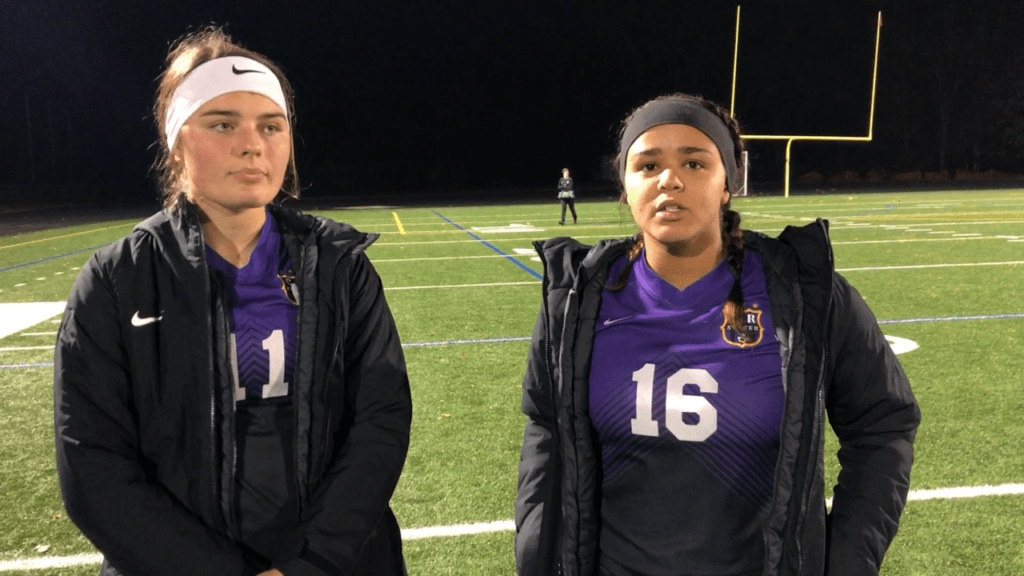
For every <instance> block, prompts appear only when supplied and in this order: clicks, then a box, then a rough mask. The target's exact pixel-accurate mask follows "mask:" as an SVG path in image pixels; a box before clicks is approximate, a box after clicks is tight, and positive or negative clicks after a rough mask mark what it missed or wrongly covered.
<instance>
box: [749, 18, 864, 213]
mask: <svg viewBox="0 0 1024 576" xmlns="http://www.w3.org/2000/svg"><path fill="white" fill-rule="evenodd" d="M881 37H882V13H881V12H879V13H878V26H877V28H876V29H875V63H874V67H873V68H872V71H871V112H870V113H869V114H868V135H867V136H836V135H792V134H743V135H742V136H741V138H743V139H744V140H785V141H786V172H785V178H784V183H785V184H784V186H785V188H784V196H785V197H786V198H789V159H790V151H791V149H792V147H793V142H794V141H795V140H803V141H816V142H870V141H871V138H872V136H873V135H874V128H875V89H876V87H877V86H878V46H879V40H880V39H881ZM739 50H740V7H739V6H737V7H736V41H735V44H734V46H733V58H732V96H731V99H730V101H729V114H731V115H735V113H736V67H737V63H738V61H739ZM744 154H746V153H744ZM748 169H749V161H748V159H747V158H746V157H744V159H743V188H742V192H743V193H742V194H739V195H740V196H746V195H747V193H748V188H747V172H748Z"/></svg>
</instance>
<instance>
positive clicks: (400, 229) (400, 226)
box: [391, 212, 405, 234]
mask: <svg viewBox="0 0 1024 576" xmlns="http://www.w3.org/2000/svg"><path fill="white" fill-rule="evenodd" d="M391 215H392V216H394V217H395V224H398V231H399V232H400V233H402V234H405V227H403V226H402V221H401V220H399V219H398V212H392V213H391Z"/></svg>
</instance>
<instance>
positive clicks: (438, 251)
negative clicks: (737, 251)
mask: <svg viewBox="0 0 1024 576" xmlns="http://www.w3.org/2000/svg"><path fill="white" fill-rule="evenodd" d="M733 207H734V208H735V209H736V210H738V211H739V212H740V213H741V215H742V216H743V226H744V227H745V228H749V229H753V230H760V231H762V232H765V233H767V234H769V235H776V234H778V233H779V232H780V231H781V230H782V229H783V228H784V227H785V226H786V225H788V224H797V225H799V224H804V223H807V222H809V221H811V220H813V218H815V217H819V216H820V217H823V218H827V219H828V220H829V221H830V222H831V236H832V241H833V245H834V250H835V260H836V266H837V268H838V269H839V270H840V271H841V273H842V274H844V275H845V276H846V277H847V278H848V279H849V280H850V282H851V283H852V284H853V285H854V286H855V287H856V288H857V289H858V290H859V291H860V292H861V294H862V295H863V296H864V298H865V299H866V300H867V302H868V304H869V305H870V306H871V307H872V309H873V310H874V312H875V315H876V316H877V317H878V319H879V320H880V321H881V323H882V328H883V331H884V332H885V333H886V335H888V336H892V337H894V338H899V339H906V340H910V341H912V342H913V343H914V344H916V345H917V346H918V347H917V348H916V349H914V350H912V351H908V352H903V353H901V354H900V356H899V358H900V361H901V362H902V364H903V367H904V369H905V370H906V373H907V375H908V376H909V378H910V382H911V385H912V386H913V389H914V393H915V394H916V396H917V399H918V401H919V403H920V405H921V411H922V414H923V421H922V424H921V428H920V429H919V431H918V437H917V442H916V461H915V464H914V468H913V473H912V483H911V489H912V494H911V501H910V502H909V503H908V505H907V508H906V510H905V512H904V516H903V521H902V523H901V525H900V531H899V534H898V535H897V537H896V540H895V541H894V543H893V545H892V547H891V548H890V550H889V553H888V554H887V556H886V559H885V562H884V564H883V566H882V573H883V574H891V575H925V574H928V575H931V574H941V575H971V576H977V575H986V576H987V575H992V576H1003V575H1005V576H1010V575H1024V450H1022V449H1021V444H1020V442H1021V438H1022V437H1024V417H1022V415H1024V287H1022V286H1024V190H1016V189H1015V190H998V191H984V192H963V191H960V192H933V193H891V194H890V193H872V194H858V195H847V194H844V195H831V196H802V197H792V198H777V197H764V198H737V199H735V200H734V201H733ZM577 211H578V213H579V215H580V220H579V223H578V224H576V225H572V224H568V225H566V226H559V225H558V224H557V220H558V205H557V204H556V203H551V204H543V205H538V204H532V205H508V206H474V207H435V208H405V207H389V208H373V209H362V210H351V209H349V210H335V211H324V212H322V214H324V215H326V216H329V217H331V218H334V219H337V220H342V221H345V222H349V223H351V224H353V225H355V226H356V227H357V228H359V229H361V230H366V231H373V232H379V233H380V234H381V237H380V239H379V240H378V241H377V242H376V244H374V245H373V246H372V247H371V248H370V249H369V251H368V253H369V255H370V258H371V259H372V261H373V262H374V265H375V266H376V268H377V270H378V272H379V273H380V275H381V277H382V278H383V281H384V285H385V292H386V296H387V299H388V302H389V303H390V306H391V309H392V312H393V313H394V316H395V319H396V322H397V323H398V328H399V332H400V334H401V337H402V341H403V343H404V346H405V347H406V349H405V354H406V361H407V363H408V367H409V377H410V381H411V385H412V392H413V402H414V419H413V428H412V440H411V448H410V452H409V457H408V460H407V463H406V467H405V471H404V472H403V474H402V479H401V482H400V483H399V485H398V489H397V491H396V493H395V496H394V498H393V500H392V506H393V508H394V510H395V513H396V515H397V516H398V519H399V522H400V524H401V525H402V527H403V531H404V534H405V538H406V542H405V555H406V561H407V563H408V567H409V573H410V574H412V575H414V576H418V575H442V574H469V575H476V574H480V575H492V574H505V575H508V574H514V571H515V568H514V566H515V563H514V559H513V554H512V541H513V533H512V531H511V519H512V516H513V503H514V499H515V490H516V466H517V463H518V459H519V445H520V442H521V438H522V429H523V423H524V417H523V416H522V414H521V413H520V411H519V402H520V394H521V388H520V384H521V378H522V374H523V371H524V367H525V361H526V351H527V347H528V339H529V335H530V334H531V331H532V327H533V322H534V320H535V319H536V314H537V307H538V305H539V302H540V282H539V280H538V279H537V278H538V276H539V274H540V264H539V262H537V261H534V260H532V259H531V256H533V255H534V253H533V250H532V248H531V242H532V241H533V240H538V239H543V238H548V237H552V236H558V235H572V236H574V237H576V238H578V239H580V240H582V241H583V242H587V243H594V242H596V241H597V240H599V239H601V238H611V237H622V236H627V235H630V234H633V233H634V232H635V225H634V224H633V222H632V219H631V217H630V215H629V211H628V209H625V208H624V207H621V206H620V205H619V204H617V203H615V202H611V201H600V202H586V201H583V202H578V203H577ZM134 224H135V222H134V221H112V222H106V223H102V224H90V225H85V226H75V227H65V228H56V229H51V230H48V231H44V232H34V233H29V234H22V235H17V236H6V237H0V334H5V333H6V332H7V331H4V330H2V329H3V327H4V325H5V323H6V322H10V318H11V316H10V314H11V313H12V310H13V309H14V307H11V306H9V304H10V303H30V302H62V301H63V300H64V299H65V298H66V296H67V294H68V292H69V290H70V288H71V284H72V283H73V281H74V278H75V275H76V274H77V271H78V269H79V268H80V267H81V266H82V264H83V263H84V262H85V261H86V260H87V259H88V258H89V257H90V256H91V254H92V253H93V252H94V251H95V250H96V249H97V248H98V247H99V246H102V245H104V244H106V243H108V242H110V241H112V240H115V239H116V238H119V237H121V236H123V235H125V234H127V233H128V232H129V231H130V230H131V228H132V226H133V225H134ZM57 306H58V307H59V304H58V305H57ZM50 313H52V308H51V309H49V311H48V312H45V313H44V314H50ZM40 320H41V321H40V322H39V323H38V324H35V325H32V326H30V327H23V328H21V329H20V330H18V331H16V332H14V333H13V334H10V335H8V336H6V337H0V422H3V434H2V435H0V462H3V464H4V465H3V467H2V468H0V573H2V574H3V575H4V576H5V575H6V574H32V575H37V576H41V575H44V574H45V575H55V574H76V575H77V574H83V575H84V574H95V573H96V571H97V568H98V560H97V557H96V556H95V549H94V548H92V547H91V545H90V544H89V542H88V541H87V540H85V538H84V537H82V536H81V535H79V533H78V531H77V529H76V528H75V527H74V525H73V524H71V522H69V521H68V520H67V518H66V516H65V514H64V511H63V508H62V506H61V501H60V495H59V492H58V488H57V478H56V473H55V465H54V455H53V452H54V450H53V431H52V361H53V351H52V345H53V341H54V338H55V334H56V330H57V326H58V324H57V323H58V322H59V316H56V317H52V318H41V319H40ZM894 341H896V340H894ZM900 342H902V341H900ZM904 344H905V343H904ZM828 440H829V443H828V445H827V450H826V454H827V457H828V461H827V462H826V465H827V469H828V471H829V472H828V476H827V484H828V485H831V483H832V482H834V479H835V476H836V474H837V464H836V462H835V461H834V460H835V458H834V453H835V451H836V449H837V444H836V442H835V441H834V439H833V438H831V437H829V439H828ZM961 487H968V488H974V490H959V491H951V490H941V489H950V488H961ZM998 492H1002V493H1003V494H996V493H998ZM465 525H472V526H465ZM182 552H183V553H187V552H188V551H187V550H183V551H182ZM79 554H89V556H86V557H84V558H73V557H72V556H74V555H79ZM25 561H32V562H33V563H34V564H33V565H34V566H38V567H36V568H28V569H27V568H25V567H24V564H22V562H25ZM42 566H50V567H42Z"/></svg>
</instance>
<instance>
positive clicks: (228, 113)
mask: <svg viewBox="0 0 1024 576" xmlns="http://www.w3.org/2000/svg"><path fill="white" fill-rule="evenodd" d="M200 116H228V117H231V118H241V117H242V114H241V113H240V112H238V111H236V110H207V111H206V112H203V113H202V114H200ZM284 117H285V116H284V114H283V113H281V112H267V113H266V114H260V115H259V116H257V118H258V119H260V120H266V119H268V118H284Z"/></svg>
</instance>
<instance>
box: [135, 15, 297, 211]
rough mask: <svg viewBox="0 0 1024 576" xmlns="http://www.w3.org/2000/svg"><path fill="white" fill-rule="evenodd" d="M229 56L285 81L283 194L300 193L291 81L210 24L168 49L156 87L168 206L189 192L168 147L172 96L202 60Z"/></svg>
mask: <svg viewBox="0 0 1024 576" xmlns="http://www.w3.org/2000/svg"><path fill="white" fill-rule="evenodd" d="M225 56H244V57H246V58H251V59H253V60H256V61H257V62H260V63H261V64H263V65H265V66H266V67H267V68H270V71H271V72H273V73H274V76H277V80H278V82H280V83H281V90H282V91H283V92H284V98H285V102H286V103H287V104H288V110H286V111H285V112H286V113H287V114H288V126H289V130H290V131H291V138H292V147H291V148H292V149H291V154H290V158H289V160H288V168H287V169H286V170H285V174H284V182H283V183H282V184H281V191H280V194H284V195H287V196H291V197H292V198H298V197H299V176H298V171H297V170H296V169H295V144H294V143H295V132H294V127H295V106H294V98H293V93H292V87H291V84H289V83H288V79H287V78H285V77H284V73H283V72H282V71H281V69H280V68H279V67H278V66H277V65H276V64H274V63H273V62H271V61H270V59H268V58H267V57H266V56H263V55H262V54H259V53H257V52H253V51H252V50H248V49H246V48H243V47H242V46H241V45H240V44H238V43H236V42H235V41H234V40H232V39H231V37H230V36H228V35H227V34H226V33H225V32H224V31H223V30H221V29H220V28H218V27H216V26H207V27H205V28H202V29H200V30H198V31H196V32H192V33H189V34H186V35H185V36H182V37H181V38H179V39H178V40H177V41H176V42H174V44H172V45H171V49H170V51H169V52H168V53H167V67H166V68H165V69H164V71H163V73H162V74H161V75H160V80H159V84H158V86H157V90H156V103H155V104H154V106H153V117H154V119H155V120H156V128H157V131H158V132H159V133H160V142H159V146H160V152H159V155H158V156H157V160H156V163H155V164H154V168H155V169H156V171H157V173H158V183H159V187H160V192H161V195H162V196H163V206H164V208H167V209H172V210H173V209H176V208H177V206H178V205H179V203H180V202H182V201H183V200H184V199H185V194H186V192H187V190H186V188H185V186H184V185H183V182H182V176H183V173H182V166H181V162H180V161H178V160H175V158H174V154H173V151H172V150H170V149H168V147H167V134H165V133H164V124H165V121H166V120H167V110H168V108H170V105H171V98H172V97H173V96H174V91H175V90H177V89H178V87H179V86H181V83H182V81H184V80H185V77H186V76H188V74H189V72H191V71H192V70H194V69H195V68H196V67H197V66H199V65H200V64H204V63H206V62H209V61H210V60H214V59H216V58H223V57H225Z"/></svg>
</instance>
